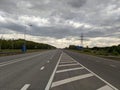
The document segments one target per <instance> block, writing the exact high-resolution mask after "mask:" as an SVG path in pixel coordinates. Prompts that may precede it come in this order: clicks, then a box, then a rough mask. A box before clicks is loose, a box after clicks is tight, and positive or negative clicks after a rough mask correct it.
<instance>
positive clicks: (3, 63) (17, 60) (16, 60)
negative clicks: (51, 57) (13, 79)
mask: <svg viewBox="0 0 120 90" xmlns="http://www.w3.org/2000/svg"><path fill="white" fill-rule="evenodd" d="M39 55H41V54H37V55H33V56H29V57H25V58H20V59H14V60H11V61H6V62H2V63H0V67H3V66H6V65H9V64H13V63H16V62H20V61H24V60H28V59H30V58H33V57H36V56H39Z"/></svg>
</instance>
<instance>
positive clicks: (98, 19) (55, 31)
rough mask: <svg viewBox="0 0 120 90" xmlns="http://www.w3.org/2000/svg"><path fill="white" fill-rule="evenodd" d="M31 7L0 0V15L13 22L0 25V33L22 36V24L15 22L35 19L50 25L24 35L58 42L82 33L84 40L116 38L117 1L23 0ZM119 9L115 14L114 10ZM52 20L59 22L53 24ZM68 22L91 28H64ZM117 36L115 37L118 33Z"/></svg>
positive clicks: (119, 17)
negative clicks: (10, 31)
mask: <svg viewBox="0 0 120 90" xmlns="http://www.w3.org/2000/svg"><path fill="white" fill-rule="evenodd" d="M24 1H26V3H27V2H28V3H30V4H32V6H31V7H28V8H27V7H26V8H24V9H23V7H24V5H23V6H19V7H18V6H17V4H18V3H19V2H21V0H0V11H2V12H4V15H2V14H1V13H0V16H4V17H5V18H6V17H8V18H11V19H13V20H14V21H15V22H10V21H9V20H8V21H7V23H3V22H0V30H2V29H5V30H13V31H16V32H19V33H24V30H25V24H24V23H23V22H19V23H18V16H19V17H20V16H23V15H27V16H31V17H32V16H37V17H40V18H48V19H49V22H50V24H49V25H48V26H47V25H44V26H37V25H36V24H37V23H31V22H32V19H31V22H29V23H31V24H32V25H33V26H32V27H31V28H30V30H28V31H27V34H30V35H34V36H45V37H52V38H55V39H61V38H66V37H76V36H77V37H79V36H80V34H81V33H84V34H85V36H87V37H94V38H96V37H112V36H114V37H119V32H120V27H119V25H120V13H119V12H120V10H119V8H120V1H119V0H24ZM117 10H118V11H117ZM54 18H57V19H59V20H58V21H56V20H55V19H54ZM67 20H71V21H74V22H78V23H80V24H86V25H92V27H91V28H85V27H83V26H84V25H83V26H81V27H77V28H75V27H73V26H72V25H71V26H70V25H65V22H66V21H67ZM117 33H118V34H117Z"/></svg>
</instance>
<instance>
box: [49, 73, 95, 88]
mask: <svg viewBox="0 0 120 90" xmlns="http://www.w3.org/2000/svg"><path fill="white" fill-rule="evenodd" d="M92 76H93V74H91V73H90V74H84V75H80V76H75V77H72V78H67V79H64V80H60V81H56V82H53V83H52V86H51V87H52V88H53V87H56V86H60V85H63V84H66V83H70V82H73V81H76V80H80V79H84V78H88V77H92Z"/></svg>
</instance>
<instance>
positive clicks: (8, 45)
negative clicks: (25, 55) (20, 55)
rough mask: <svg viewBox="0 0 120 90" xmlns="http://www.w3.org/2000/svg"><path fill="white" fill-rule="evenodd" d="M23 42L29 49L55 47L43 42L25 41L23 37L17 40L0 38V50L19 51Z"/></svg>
mask: <svg viewBox="0 0 120 90" xmlns="http://www.w3.org/2000/svg"><path fill="white" fill-rule="evenodd" d="M24 42H26V47H27V49H28V50H29V49H30V50H38V49H55V47H54V46H51V45H48V44H43V43H36V42H33V41H25V40H23V39H18V40H5V39H0V50H1V51H8V52H11V51H12V52H14V51H20V50H21V48H22V46H23V44H24Z"/></svg>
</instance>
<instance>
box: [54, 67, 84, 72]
mask: <svg viewBox="0 0 120 90" xmlns="http://www.w3.org/2000/svg"><path fill="white" fill-rule="evenodd" d="M79 69H84V67H79V68H71V69H64V70H58V71H56V73H61V72H67V71H74V70H79Z"/></svg>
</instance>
